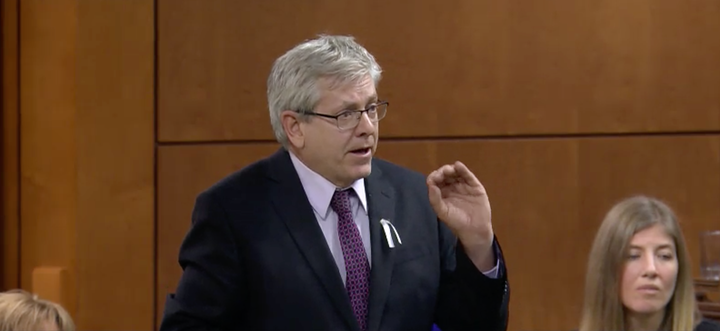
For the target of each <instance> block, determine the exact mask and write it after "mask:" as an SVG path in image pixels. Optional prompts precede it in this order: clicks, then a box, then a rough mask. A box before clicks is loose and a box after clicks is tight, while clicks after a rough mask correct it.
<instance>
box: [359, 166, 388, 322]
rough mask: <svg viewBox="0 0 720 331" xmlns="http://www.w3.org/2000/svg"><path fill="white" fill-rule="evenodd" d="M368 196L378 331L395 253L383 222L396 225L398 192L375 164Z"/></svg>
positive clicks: (373, 314) (373, 318)
mask: <svg viewBox="0 0 720 331" xmlns="http://www.w3.org/2000/svg"><path fill="white" fill-rule="evenodd" d="M365 187H366V188H365V190H366V191H367V194H368V209H369V213H368V215H369V220H370V241H371V247H372V271H371V274H370V299H369V301H370V302H369V306H368V310H369V313H368V330H378V329H379V327H380V321H381V320H382V314H383V307H385V301H387V296H388V292H389V291H390V278H391V277H392V269H393V255H394V250H393V249H392V248H390V247H389V246H388V243H387V240H386V239H385V235H384V232H383V230H382V226H381V225H380V220H381V219H386V220H388V221H390V222H394V221H395V219H394V216H395V206H394V197H395V191H394V189H393V188H392V186H390V185H389V184H388V183H387V180H383V178H382V172H381V170H380V168H379V167H377V165H376V164H373V170H372V173H371V175H370V176H369V177H368V178H367V179H366V180H365Z"/></svg>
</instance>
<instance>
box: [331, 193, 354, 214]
mask: <svg viewBox="0 0 720 331" xmlns="http://www.w3.org/2000/svg"><path fill="white" fill-rule="evenodd" d="M351 193H352V189H346V190H342V191H335V193H334V194H333V197H332V200H330V208H332V209H333V211H335V213H337V214H342V213H345V212H349V211H350V194H351Z"/></svg>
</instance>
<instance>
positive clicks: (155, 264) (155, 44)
mask: <svg viewBox="0 0 720 331" xmlns="http://www.w3.org/2000/svg"><path fill="white" fill-rule="evenodd" d="M152 2H153V32H152V33H153V121H154V123H153V124H154V125H153V232H154V235H153V238H154V243H153V246H152V247H153V292H154V293H153V296H152V297H153V308H152V309H153V315H152V326H153V330H158V328H159V327H160V326H159V325H158V324H159V323H158V314H159V312H160V310H159V309H158V297H159V295H160V288H159V286H158V261H159V257H158V251H159V249H160V248H159V245H158V243H159V238H158V237H159V236H158V214H159V213H158V191H159V187H158V49H159V47H158V16H159V15H158V0H152Z"/></svg>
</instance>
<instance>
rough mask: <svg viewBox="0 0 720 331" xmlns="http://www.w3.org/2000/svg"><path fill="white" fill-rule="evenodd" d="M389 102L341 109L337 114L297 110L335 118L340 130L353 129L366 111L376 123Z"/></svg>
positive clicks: (306, 113) (384, 112)
mask: <svg viewBox="0 0 720 331" xmlns="http://www.w3.org/2000/svg"><path fill="white" fill-rule="evenodd" d="M389 104H390V103H389V102H387V101H380V102H378V103H374V104H372V105H370V106H369V107H367V108H365V109H361V110H346V111H343V112H341V113H339V114H337V115H328V114H320V113H316V112H313V111H299V113H300V114H305V115H314V116H320V117H325V118H332V119H334V120H335V122H336V124H337V127H338V129H340V130H349V129H354V128H355V127H356V126H357V125H358V124H359V123H360V118H362V114H363V113H367V116H368V118H369V119H370V121H371V122H373V123H377V122H379V121H380V120H381V119H383V118H384V117H385V114H387V107H388V105H389Z"/></svg>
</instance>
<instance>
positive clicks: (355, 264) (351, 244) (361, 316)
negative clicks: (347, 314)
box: [330, 189, 370, 330]
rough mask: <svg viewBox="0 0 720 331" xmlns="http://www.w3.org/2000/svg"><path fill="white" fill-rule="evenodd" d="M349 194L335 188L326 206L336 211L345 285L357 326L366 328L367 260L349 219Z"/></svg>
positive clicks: (353, 225)
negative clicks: (343, 259) (328, 204)
mask: <svg viewBox="0 0 720 331" xmlns="http://www.w3.org/2000/svg"><path fill="white" fill-rule="evenodd" d="M350 194H351V191H350V189H348V190H343V191H335V194H334V195H333V197H332V200H331V201H330V207H331V208H332V209H333V210H334V211H335V213H337V215H338V234H339V235H340V246H342V252H343V257H344V258H345V270H346V271H347V278H346V281H345V287H346V288H347V291H348V295H349V296H350V304H351V305H352V309H353V312H354V313H355V318H357V321H358V324H360V329H361V330H366V329H367V313H368V296H369V294H370V286H369V283H370V263H369V262H368V258H367V254H366V253H365V246H363V242H362V238H361V237H360V230H358V227H357V226H356V225H355V221H354V220H353V215H352V210H351V208H350Z"/></svg>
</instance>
